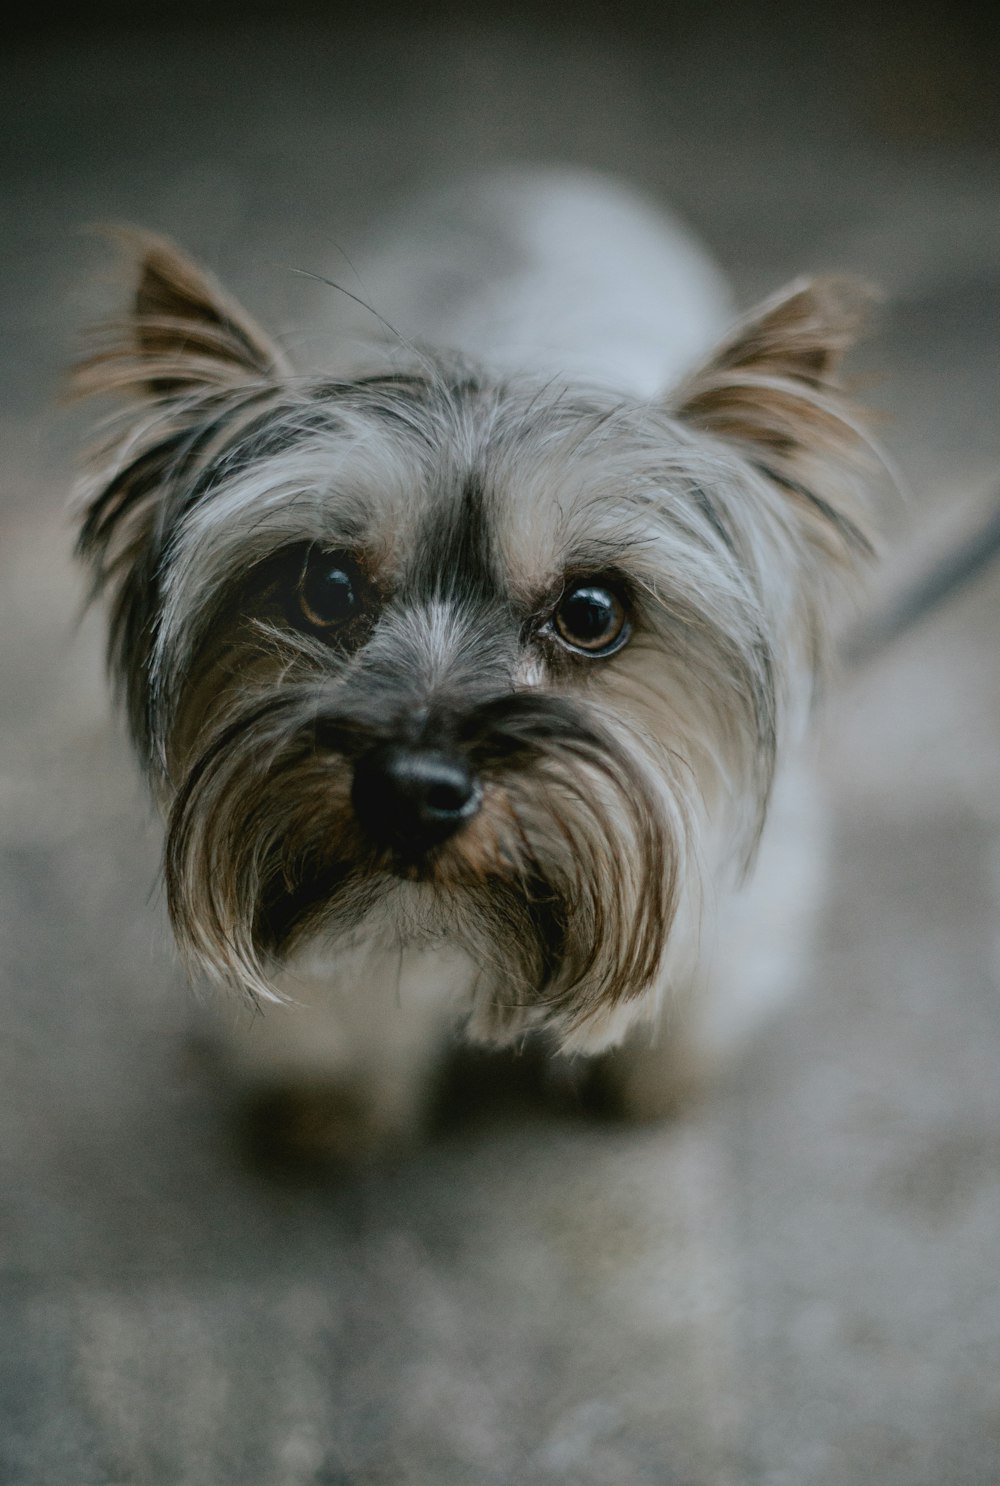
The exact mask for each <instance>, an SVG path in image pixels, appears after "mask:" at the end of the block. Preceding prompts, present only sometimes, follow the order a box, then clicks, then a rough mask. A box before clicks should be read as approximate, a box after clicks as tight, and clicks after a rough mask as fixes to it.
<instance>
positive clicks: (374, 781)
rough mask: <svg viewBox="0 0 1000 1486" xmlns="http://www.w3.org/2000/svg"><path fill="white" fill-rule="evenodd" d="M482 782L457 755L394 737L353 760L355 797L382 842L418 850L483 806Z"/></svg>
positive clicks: (446, 834) (360, 812)
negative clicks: (408, 742) (392, 741)
mask: <svg viewBox="0 0 1000 1486" xmlns="http://www.w3.org/2000/svg"><path fill="white" fill-rule="evenodd" d="M482 794H483V791H482V786H481V784H480V782H479V780H478V779H477V778H476V776H475V774H474V773H473V772H472V770H471V768H470V767H469V765H468V764H467V763H466V762H465V761H464V760H463V759H462V758H461V757H460V756H459V755H458V754H455V753H451V752H443V751H441V750H439V749H431V748H423V747H419V746H415V745H412V744H403V743H391V744H385V745H383V746H381V747H379V748H374V749H372V750H371V751H370V752H369V753H366V754H363V755H362V757H361V758H360V759H359V760H358V762H357V763H356V764H355V766H354V784H353V787H352V790H351V802H352V804H353V806H354V813H355V815H356V816H357V818H358V821H359V822H360V824H361V825H362V827H363V828H364V830H365V831H366V832H367V833H368V835H369V836H370V837H371V838H372V839H373V840H374V841H375V842H377V843H378V845H379V846H383V847H389V848H392V849H393V850H396V851H402V852H405V853H406V854H408V855H409V854H415V853H417V854H418V853H420V852H423V851H426V850H428V849H429V848H431V847H432V846H439V845H440V844H441V843H442V842H443V841H447V839H448V838H449V836H453V835H454V834H455V832H456V831H458V830H459V829H460V828H461V827H462V826H463V825H464V824H465V822H466V821H468V820H471V819H472V817H473V816H474V815H475V814H476V813H477V811H478V810H479V806H480V803H481V801H482Z"/></svg>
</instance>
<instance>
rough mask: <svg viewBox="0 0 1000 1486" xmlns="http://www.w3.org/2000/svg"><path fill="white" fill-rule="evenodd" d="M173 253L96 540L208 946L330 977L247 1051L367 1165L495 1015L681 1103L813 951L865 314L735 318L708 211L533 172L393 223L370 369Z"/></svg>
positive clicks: (113, 381) (823, 303)
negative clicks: (286, 342) (827, 725)
mask: <svg viewBox="0 0 1000 1486" xmlns="http://www.w3.org/2000/svg"><path fill="white" fill-rule="evenodd" d="M142 256H143V268H142V272H141V276H140V288H139V294H138V298H137V302H136V307H135V312H134V315H133V317H132V320H131V321H130V322H129V323H128V324H127V325H126V326H125V327H124V328H122V327H115V328H114V329H113V331H112V332H111V333H110V335H109V337H108V340H107V342H106V344H105V346H104V348H103V349H101V350H99V351H98V352H97V354H96V355H95V356H94V357H93V358H92V359H91V361H90V362H89V363H88V364H87V365H86V366H85V367H84V369H83V372H82V379H83V384H84V386H85V388H86V390H99V391H104V390H119V391H124V392H125V393H126V394H127V395H130V396H132V398H133V399H134V403H137V404H138V407H137V408H136V407H135V406H133V410H132V412H131V414H130V415H128V417H127V418H126V420H125V421H124V422H123V423H122V424H120V425H118V427H117V430H116V431H115V432H114V433H113V434H112V437H111V440H110V441H109V443H108V444H107V445H106V446H105V450H104V453H103V454H102V456H101V457H100V458H99V460H98V464H97V474H96V478H95V481H94V483H93V484H92V485H91V486H90V487H89V489H88V491H87V493H86V496H85V500H86V505H87V516H86V521H85V526H84V532H83V537H82V542H81V546H82V549H83V551H84V554H85V555H86V556H87V557H88V559H89V560H90V561H91V562H92V564H93V565H94V567H95V570H96V572H97V575H98V582H99V584H101V585H105V584H106V585H108V586H110V587H111V588H112V589H113V591H114V594H115V610H114V615H113V627H112V657H113V664H114V667H115V669H116V672H117V674H118V676H119V679H120V681H121V683H122V685H123V688H124V690H125V692H126V695H127V699H128V704H129V712H130V717H131V721H132V728H133V733H134V735H135V738H136V743H137V746H138V749H139V752H140V755H141V756H142V757H143V759H144V761H145V762H146V765H147V768H148V769H149V772H150V775H151V778H152V782H153V786H154V789H155V791H156V793H157V795H158V796H159V798H160V799H161V800H162V802H163V805H164V808H165V809H166V810H167V812H168V815H169V826H168V844H167V882H168V892H169V897H170V905H171V911H172V916H173V920H174V924H175V928H176V930H177V932H178V936H179V939H180V941H181V944H182V947H183V948H184V950H185V951H186V953H187V955H188V956H189V958H190V959H191V960H192V961H193V962H194V964H195V965H196V966H197V967H198V968H200V969H201V970H207V971H208V972H209V974H211V975H213V976H215V977H216V978H217V979H223V980H227V981H230V982H232V983H235V984H237V985H239V986H242V987H244V988H246V989H248V990H249V991H250V992H251V993H253V994H255V995H256V996H257V998H258V1000H259V1001H261V1002H263V1001H265V1000H267V999H273V998H275V997H277V998H278V999H281V998H285V999H287V1001H288V1003H289V1004H287V1005H269V1006H267V1007H266V1014H265V1015H264V1016H257V1017H253V1018H248V1019H247V1020H246V1022H245V1024H244V1025H242V1026H241V1027H240V1028H239V1029H238V1030H237V1031H236V1032H235V1033H234V1034H233V1038H232V1040H231V1048H232V1052H233V1056H234V1058H235V1060H236V1062H237V1064H238V1066H239V1068H240V1070H241V1073H242V1076H243V1077H245V1078H246V1079H247V1080H248V1081H249V1082H250V1083H252V1084H256V1085H257V1086H258V1087H260V1088H261V1089H262V1090H263V1089H265V1088H268V1089H273V1090H279V1089H284V1090H287V1091H289V1092H290V1093H294V1091H295V1090H300V1091H303V1092H305V1091H313V1093H315V1095H316V1097H317V1098H319V1099H321V1100H325V1101H326V1105H327V1108H328V1109H329V1110H330V1111H331V1117H330V1119H329V1121H328V1126H327V1138H328V1139H329V1141H330V1143H331V1144H334V1145H336V1144H338V1143H340V1144H341V1145H342V1146H343V1147H344V1148H346V1149H351V1150H357V1149H360V1148H365V1147H368V1146H372V1145H380V1144H383V1143H384V1142H386V1141H387V1140H391V1139H393V1138H395V1137H399V1136H400V1135H403V1134H405V1133H407V1132H408V1131H409V1130H411V1129H412V1128H413V1126H414V1123H415V1120H416V1117H417V1115H418V1112H419V1110H420V1109H421V1107H422V1105H423V1102H424V1098H425V1095H426V1090H427V1087H428V1084H429V1081H430V1078H431V1076H432V1074H433V1071H434V1068H435V1066H436V1064H437V1061H438V1058H439V1055H440V1051H441V1049H442V1047H443V1046H444V1044H445V1042H446V1041H447V1039H448V1037H449V1036H450V1035H451V1033H452V1031H453V1029H454V1028H455V1027H456V1026H463V1027H465V1028H466V1029H467V1030H468V1032H469V1034H470V1035H471V1036H473V1037H475V1038H479V1039H483V1040H488V1041H494V1042H510V1041H514V1040H517V1039H521V1038H523V1037H524V1036H525V1035H527V1034H528V1033H532V1032H538V1033H540V1034H542V1035H544V1036H546V1037H548V1038H549V1039H550V1041H551V1043H552V1045H553V1047H554V1048H555V1049H556V1050H559V1051H563V1052H585V1053H604V1054H605V1057H606V1058H607V1057H609V1055H608V1053H607V1050H608V1049H610V1048H613V1047H615V1046H616V1045H619V1044H621V1043H622V1042H623V1040H625V1039H626V1038H627V1045H626V1046H625V1048H624V1050H623V1051H621V1052H617V1053H613V1054H611V1055H610V1058H611V1060H612V1061H610V1062H609V1064H608V1067H609V1072H610V1073H611V1074H612V1075H613V1077H614V1079H615V1081H616V1083H617V1085H618V1088H619V1090H620V1093H621V1096H622V1097H623V1099H624V1102H625V1104H626V1106H627V1107H629V1108H630V1109H631V1110H632V1111H633V1112H634V1113H637V1114H652V1113H655V1112H657V1111H658V1110H659V1109H661V1108H665V1107H666V1106H667V1105H669V1104H670V1103H671V1102H672V1100H673V1098H674V1097H675V1095H676V1092H677V1087H678V1084H679V1083H680V1082H683V1080H684V1078H685V1076H687V1075H689V1074H690V1072H691V1070H692V1069H693V1068H695V1067H696V1066H698V1065H699V1064H700V1063H702V1062H703V1061H704V1060H705V1059H706V1058H709V1057H711V1056H713V1055H714V1054H715V1053H717V1052H718V1051H719V1050H722V1049H724V1048H725V1047H726V1046H728V1045H731V1044H732V1043H733V1042H734V1041H735V1040H736V1039H737V1038H738V1036H739V1035H740V1033H741V1032H742V1031H744V1030H745V1028H746V1026H747V1025H748V1024H750V1023H752V1022H754V1021H755V1020H756V1019H758V1018H759V1015H760V1014H761V1012H762V1011H763V1009H764V1008H765V1007H766V1006H767V1005H768V1004H770V1003H772V1002H773V1000H774V999H775V998H776V997H777V996H778V995H780V994H781V993H782V992H783V991H784V989H785V988H786V987H787V985H788V984H789V982H790V981H791V980H793V979H794V975H795V966H796V963H797V960H798V955H799V952H800V951H801V949H802V947H803V945H804V943H805V942H806V939H807V930H808V922H809V918H810V914H811V908H812V904H813V903H814V901H815V898H816V891H817V885H818V881H819V876H820V862H821V856H822V853H821V850H820V848H819V846H818V843H817V833H816V821H815V817H816V809H815V802H814V797H813V793H812V791H811V789H810V788H809V787H808V785H806V784H804V783H803V775H802V772H801V769H800V767H799V764H798V750H799V743H800V739H801V734H802V731H803V725H804V723H805V720H806V717H807V714H808V711H809V707H810V703H811V698H812V693H813V690H814V686H815V681H816V678H817V675H818V674H819V673H820V671H821V669H822V663H823V654H824V651H825V648H826V640H827V636H828V633H829V631H830V628H831V625H832V613H833V607H834V602H835V590H836V587H837V582H838V580H839V578H840V577H842V576H843V574H844V573H845V572H848V571H850V569H851V568H852V567H853V566H854V565H855V563H856V560H857V559H858V557H859V556H861V555H862V554H863V553H864V551H865V550H866V546H867V544H866V541H865V539H864V537H863V535H862V532H861V529H860V527H859V524H858V515H857V508H858V488H859V484H861V483H863V474H862V473H859V472H860V471H861V470H862V463H863V461H861V460H859V454H860V453H861V452H862V449H863V440H862V439H861V438H860V437H859V435H858V433H857V430H856V426H855V422H854V419H853V415H852V413H851V411H850V409H849V407H848V405H847V404H846V402H845V401H844V400H843V398H842V396H841V395H840V393H839V391H838V389H837V387H836V384H835V382H834V370H835V366H836V363H837V361H838V359H839V355H840V353H841V351H842V350H843V349H844V348H845V346H846V344H847V343H848V341H849V339H850V338H851V334H852V331H853V328H854V323H855V319H856V313H855V306H854V304H853V303H851V302H850V296H849V295H848V294H847V293H846V292H845V291H844V289H843V288H842V287H841V286H837V285H831V284H829V283H825V282H821V283H819V284H802V285H798V286H794V287H793V289H792V290H791V291H789V292H788V293H786V294H785V295H784V296H783V297H781V298H779V299H777V300H775V301H773V302H772V303H771V304H770V305H768V306H766V307H765V309H764V311H763V312H762V313H761V314H760V315H759V316H758V318H757V319H756V320H754V321H751V322H748V324H747V325H746V326H745V327H743V328H742V329H741V330H739V331H737V332H736V333H735V335H733V336H732V337H731V338H730V339H729V340H728V341H723V340H722V336H723V331H724V329H725V325H726V322H727V319H728V298H727V293H726V290H725V287H724V285H723V283H722V280H721V278H720V277H719V275H718V274H717V272H716V270H715V269H714V268H713V266H712V265H711V263H710V262H709V261H708V259H707V258H706V257H705V256H704V255H703V254H702V253H701V251H700V250H699V249H697V248H696V247H695V246H694V245H693V243H692V242H691V240H690V239H689V237H688V236H687V235H686V233H684V231H683V230H682V229H681V228H680V227H678V226H677V225H676V224H675V223H673V222H672V221H671V220H670V219H668V218H666V217H663V216H661V215H660V214H658V213H655V212H654V211H653V210H652V209H651V208H649V207H648V206H647V205H646V204H645V203H643V202H641V201H639V200H638V199H636V198H633V197H632V196H631V195H629V194H628V193H626V192H624V191H622V190H621V189H620V188H617V187H614V186H611V185H609V184H608V183H605V182H601V181H599V180H596V179H591V178H589V177H580V176H570V175H560V174H553V173H539V172H522V173H520V174H511V173H508V174H506V175H502V176H496V177H491V178H489V179H487V180H482V181H478V182H474V183H472V184H471V185H470V186H469V187H467V188H466V189H465V190H464V191H462V192H451V193H445V194H443V195H438V196H436V197H431V198H428V199H427V200H425V202H424V203H423V205H422V207H419V208H418V209H417V210H416V211H415V212H413V213H411V214H410V215H409V217H408V218H406V219H404V222H403V224H402V226H401V227H400V228H398V229H397V231H396V232H395V234H389V235H388V236H387V237H386V238H384V239H383V240H382V242H381V244H380V247H379V250H378V252H376V253H374V254H373V255H372V256H371V257H370V258H369V259H368V260H366V261H365V262H364V263H363V265H362V272H361V275H360V278H361V280H362V281H363V287H362V289H361V293H363V294H367V295H369V296H371V298H372V300H373V302H374V305H375V307H376V309H377V310H378V312H379V316H380V317H382V320H381V323H382V333H381V334H379V335H375V336H373V335H372V334H371V330H370V325H371V322H369V326H368V327H366V326H365V324H364V322H363V321H359V320H358V318H357V316H355V315H347V316H346V317H344V316H342V323H341V324H340V325H339V327H338V329H337V332H336V335H335V340H334V349H333V353H332V357H331V360H332V361H333V364H334V368H335V371H336V374H337V379H336V380H334V381H331V380H330V379H329V377H327V378H325V379H319V378H299V377H295V376H293V375H292V374H291V372H290V371H289V369H288V367H287V365H286V363H285V361H284V358H283V356H282V355H281V353H280V352H278V351H277V349H276V348H275V347H274V346H273V345H272V344H271V343H270V342H269V341H267V339H266V338H265V337H264V336H263V335H262V334H261V333H260V332H259V331H258V330H257V328H256V327H255V326H254V325H253V324H252V322H250V321H249V320H248V319H247V317H246V316H245V315H244V314H243V312H242V311H241V310H239V309H238V307H237V306H235V305H234V304H233V303H232V302H231V301H229V300H228V299H226V298H225V296H223V295H222V294H221V291H218V290H217V289H216V288H215V287H214V286H213V285H211V283H210V282H209V281H206V280H205V279H204V278H203V277H202V276H200V275H199V273H198V272H197V271H196V270H194V269H193V268H192V267H191V266H190V265H189V264H187V263H186V261H185V260H183V259H182V258H180V257H179V255H176V253H174V251H173V250H171V249H169V248H168V247H166V246H165V245H163V244H159V243H157V242H155V241H148V240H147V242H146V243H145V246H144V247H143V249H142ZM346 303H348V304H353V301H350V300H347V301H346ZM386 322H388V323H386ZM389 325H391V326H392V327H393V330H394V332H399V333H400V334H399V335H398V336H397V335H395V334H394V333H393V334H390V333H389ZM376 329H378V326H376ZM414 340H416V342H417V343H418V344H419V346H420V347H421V348H422V347H424V346H430V347H433V348H434V350H433V351H430V352H428V351H425V350H423V349H416V348H415V345H414ZM720 342H721V349H718V350H716V351H715V354H714V355H713V354H712V349H713V347H717V346H719V344H720ZM456 353H457V354H456ZM699 366H700V368H701V369H700V370H699ZM755 860H756V862H757V870H756V874H755V876H754V877H753V879H752V881H751V884H750V886H749V887H746V886H742V883H743V879H744V876H745V874H746V872H747V870H748V869H749V868H750V866H751V864H752V863H753V862H754V861H755Z"/></svg>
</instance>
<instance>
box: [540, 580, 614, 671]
mask: <svg viewBox="0 0 1000 1486" xmlns="http://www.w3.org/2000/svg"><path fill="white" fill-rule="evenodd" d="M552 627H553V629H554V631H555V633H556V634H557V635H558V637H559V639H560V640H562V642H563V644H564V645H567V646H568V647H569V648H570V649H571V650H578V651H582V652H583V653H584V654H585V655H613V654H614V652H615V651H616V650H620V649H621V647H622V646H623V645H624V644H625V642H626V640H627V639H628V637H629V634H630V633H631V629H630V626H629V621H628V614H627V613H626V611H625V605H624V604H623V603H622V600H621V599H620V598H619V596H618V594H617V593H615V592H614V590H613V589H611V588H605V587H604V585H603V584H599V583H578V584H576V585H575V586H574V587H572V588H569V589H567V590H566V592H565V593H564V594H563V596H562V598H561V599H560V601H559V607H558V608H557V609H556V611H555V614H554V615H553V616H552Z"/></svg>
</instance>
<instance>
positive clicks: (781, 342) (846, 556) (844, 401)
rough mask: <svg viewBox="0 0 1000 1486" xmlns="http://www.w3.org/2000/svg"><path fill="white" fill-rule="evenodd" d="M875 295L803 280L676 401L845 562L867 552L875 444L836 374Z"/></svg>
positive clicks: (679, 411) (842, 281)
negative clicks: (865, 494) (777, 491)
mask: <svg viewBox="0 0 1000 1486" xmlns="http://www.w3.org/2000/svg"><path fill="white" fill-rule="evenodd" d="M873 297H874V296H873V294H872V291H871V290H870V289H868V288H867V286H866V285H864V284H862V283H860V282H858V281H856V280H853V279H847V278H815V279H800V280H797V281H796V282H795V283H793V284H791V285H790V286H789V287H788V288H786V289H784V290H782V291H781V292H780V293H778V294H777V295H775V296H774V297H773V298H772V299H769V300H767V301H766V302H765V303H764V304H763V305H762V306H761V307H760V308H759V309H758V310H757V311H755V312H754V313H753V314H752V315H750V316H749V317H748V318H747V319H745V320H744V321H743V322H742V323H741V324H740V325H738V326H737V327H736V329H735V330H734V331H733V333H732V334H731V335H730V336H729V337H728V338H727V339H726V340H725V341H724V342H723V344H722V345H721V346H720V347H719V349H718V350H717V351H716V352H715V354H714V356H713V357H712V358H711V360H710V361H709V362H708V363H707V364H706V365H705V366H703V367H702V368H701V369H700V370H699V371H697V372H695V373H694V374H693V375H692V376H690V377H689V378H688V379H687V380H686V381H685V382H684V383H683V384H682V385H681V387H680V388H678V390H677V392H676V393H675V395H674V398H673V399H672V405H673V411H674V412H675V413H676V415H677V416H678V417H679V418H681V419H683V420H684V421H686V422H687V423H689V424H692V425H694V426H695V427H697V428H699V429H702V430H704V431H705V432H706V433H710V434H713V435H715V436H717V437H718V438H720V439H724V440H726V441H727V442H729V443H732V444H735V445H737V446H738V447H739V449H740V451H741V452H742V453H743V454H744V456H745V457H746V458H747V459H748V460H749V461H750V462H751V463H752V464H753V465H754V466H755V467H756V468H757V469H759V470H760V471H761V472H762V473H763V474H765V475H767V476H768V477H769V478H770V479H771V480H773V481H774V482H775V483H776V484H777V485H779V486H780V487H781V488H782V489H783V490H784V491H785V492H787V494H788V496H789V498H790V499H792V500H793V501H794V502H795V503H796V505H797V507H798V508H799V510H800V511H801V513H802V515H803V516H804V517H805V519H806V522H807V527H808V532H809V535H810V537H812V538H813V539H814V540H815V541H816V542H817V543H818V545H820V546H821V547H823V548H824V549H825V550H826V551H827V552H828V553H829V554H830V555H832V556H834V557H837V558H840V559H843V560H850V559H853V558H856V557H857V556H858V555H859V553H867V552H870V550H871V548H870V542H869V539H868V537H867V536H866V535H865V532H864V529H863V527H864V516H863V508H862V506H863V503H862V502H861V501H860V499H859V489H858V487H859V484H860V483H861V482H860V481H859V478H858V477H859V475H860V474H861V473H862V472H863V470H864V469H865V467H866V466H869V465H870V464H871V462H872V456H871V446H870V444H869V441H868V437H867V435H866V432H865V430H864V428H863V426H862V423H861V420H860V415H859V412H858V410H857V409H856V408H855V407H854V405H853V403H852V402H851V400H850V398H849V397H848V396H847V395H846V394H845V392H844V389H843V386H842V384H841V383H840V380H839V377H838V372H839V368H840V363H841V361H842V359H843V356H844V353H845V352H846V351H847V350H848V348H849V347H850V346H851V345H852V344H853V343H854V341H855V340H856V339H857V337H858V335H859V333H860V331H861V329H862V327H863V324H864V320H865V312H866V310H867V308H868V306H869V304H870V302H871V300H872V299H873Z"/></svg>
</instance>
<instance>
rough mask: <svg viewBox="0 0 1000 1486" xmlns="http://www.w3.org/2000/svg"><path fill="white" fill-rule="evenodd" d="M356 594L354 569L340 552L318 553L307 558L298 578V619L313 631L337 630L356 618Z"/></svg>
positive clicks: (357, 582)
mask: <svg viewBox="0 0 1000 1486" xmlns="http://www.w3.org/2000/svg"><path fill="white" fill-rule="evenodd" d="M360 590H361V584H360V580H359V576H358V571H357V567H356V565H355V564H354V563H353V562H352V561H351V559H350V558H349V557H347V556H345V554H344V553H342V552H318V553H316V554H314V555H313V556H312V557H310V558H309V561H308V562H307V563H306V565H305V567H304V568H303V569H302V574H301V576H300V578H299V585H298V602H299V610H300V613H301V615H302V618H303V619H304V620H305V621H306V623H307V624H309V625H311V626H312V628H313V629H320V630H334V629H340V628H341V627H342V626H343V625H346V624H349V623H350V621H351V620H352V619H355V618H357V616H358V614H359V612H360V610H361V592H360Z"/></svg>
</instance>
